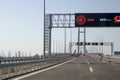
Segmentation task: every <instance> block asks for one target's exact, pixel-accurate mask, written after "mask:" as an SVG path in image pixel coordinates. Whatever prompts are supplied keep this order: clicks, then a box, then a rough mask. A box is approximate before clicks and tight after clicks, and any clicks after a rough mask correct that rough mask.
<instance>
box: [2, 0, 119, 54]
mask: <svg viewBox="0 0 120 80" xmlns="http://www.w3.org/2000/svg"><path fill="white" fill-rule="evenodd" d="M119 3H120V0H46V13H79V12H80V13H88V12H91V13H97V12H99V13H101V12H102V13H103V12H105V13H109V12H119V13H120V7H119ZM72 32H73V41H77V28H74V29H72ZM52 34H53V35H52V40H54V42H55V43H54V44H56V43H57V45H59V46H58V47H62V48H61V50H63V46H64V42H63V41H64V29H53V32H52ZM69 34H70V29H67V45H68V42H69V41H70V38H69V36H70V35H69ZM86 34H87V41H100V40H101V37H99V36H102V37H103V39H104V41H110V42H114V43H115V50H120V37H119V34H120V28H87V33H86ZM82 39H83V38H81V40H82ZM19 50H20V51H23V52H27V53H30V52H31V53H32V55H34V54H36V53H42V52H43V51H42V50H43V0H0V53H1V51H4V52H5V53H7V52H8V51H11V52H12V54H14V52H15V51H19ZM108 53H109V52H108ZM6 55H7V54H6Z"/></svg>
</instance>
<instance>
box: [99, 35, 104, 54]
mask: <svg viewBox="0 0 120 80" xmlns="http://www.w3.org/2000/svg"><path fill="white" fill-rule="evenodd" d="M99 37H100V38H101V40H102V43H103V36H99ZM102 54H103V45H102Z"/></svg>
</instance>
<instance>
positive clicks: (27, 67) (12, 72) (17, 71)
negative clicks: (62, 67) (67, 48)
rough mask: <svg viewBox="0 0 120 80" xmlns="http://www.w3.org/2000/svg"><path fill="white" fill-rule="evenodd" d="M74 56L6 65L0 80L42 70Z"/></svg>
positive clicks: (0, 73)
mask: <svg viewBox="0 0 120 80" xmlns="http://www.w3.org/2000/svg"><path fill="white" fill-rule="evenodd" d="M72 58H73V57H72V56H70V57H65V58H58V59H47V60H42V61H40V62H39V61H38V62H35V63H31V64H23V65H21V66H19V65H18V66H11V67H7V66H6V67H5V68H2V69H0V80H2V79H7V78H10V77H14V76H17V75H21V74H25V73H28V72H32V71H36V70H40V69H43V68H46V67H49V66H53V65H56V64H59V63H62V62H65V61H67V60H70V59H72Z"/></svg>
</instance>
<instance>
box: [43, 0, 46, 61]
mask: <svg viewBox="0 0 120 80" xmlns="http://www.w3.org/2000/svg"><path fill="white" fill-rule="evenodd" d="M45 2H46V1H45V0H44V9H43V12H44V13H43V14H44V39H43V41H44V44H43V59H45V13H46V5H45Z"/></svg>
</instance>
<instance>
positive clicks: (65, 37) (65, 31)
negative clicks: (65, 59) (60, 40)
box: [64, 28, 66, 54]
mask: <svg viewBox="0 0 120 80" xmlns="http://www.w3.org/2000/svg"><path fill="white" fill-rule="evenodd" d="M64 39H65V41H64V42H65V44H64V53H65V54H66V28H65V38H64Z"/></svg>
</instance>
